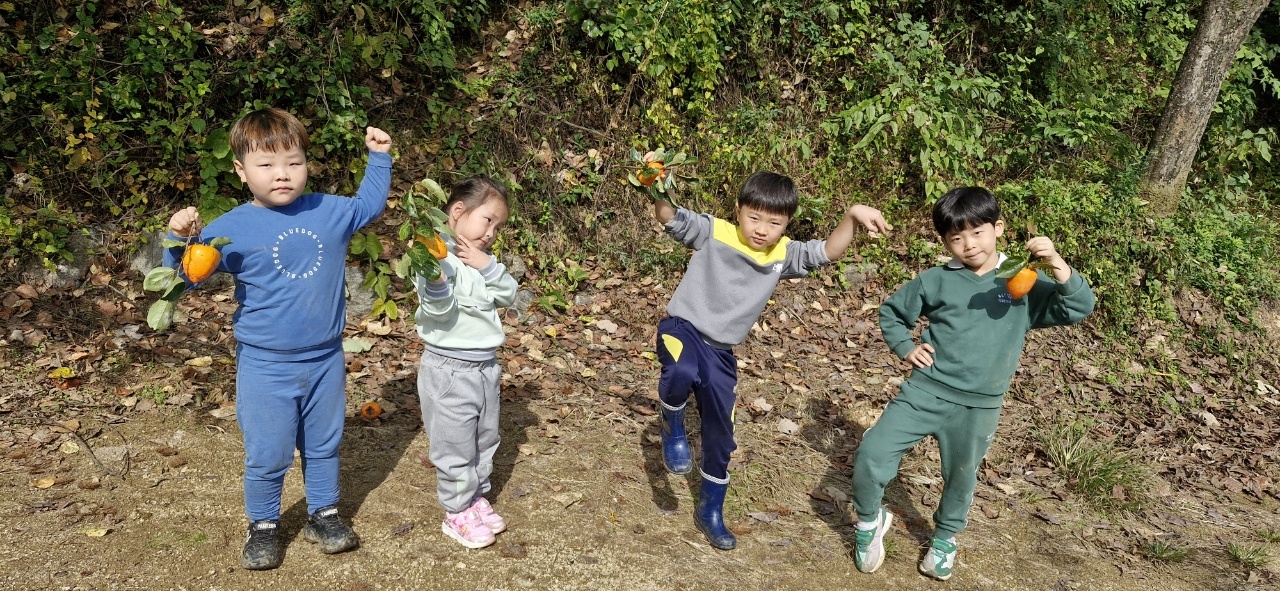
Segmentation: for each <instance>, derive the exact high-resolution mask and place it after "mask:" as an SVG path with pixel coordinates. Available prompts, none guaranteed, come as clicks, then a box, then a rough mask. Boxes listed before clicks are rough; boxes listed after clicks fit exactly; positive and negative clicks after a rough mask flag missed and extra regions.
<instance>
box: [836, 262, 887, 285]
mask: <svg viewBox="0 0 1280 591" xmlns="http://www.w3.org/2000/svg"><path fill="white" fill-rule="evenodd" d="M879 270H880V265H877V264H875V263H872V262H866V261H864V262H861V263H858V264H856V265H849V266H847V267H845V269H844V280H845V281H847V282H848V283H849V289H860V288H861V287H862V286H864V285H866V284H867V282H868V281H870V280H871V278H872V277H874V276H875V274H876V273H877V272H878V271H879Z"/></svg>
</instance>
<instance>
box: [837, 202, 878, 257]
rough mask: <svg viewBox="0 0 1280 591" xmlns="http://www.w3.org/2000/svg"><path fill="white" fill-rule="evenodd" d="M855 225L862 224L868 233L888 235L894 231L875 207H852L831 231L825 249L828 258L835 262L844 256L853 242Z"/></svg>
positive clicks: (860, 205) (859, 205)
mask: <svg viewBox="0 0 1280 591" xmlns="http://www.w3.org/2000/svg"><path fill="white" fill-rule="evenodd" d="M855 224H861V225H862V227H864V228H866V229H867V231H868V232H876V233H881V234H884V233H887V232H888V231H889V230H891V229H892V227H891V226H889V224H888V223H887V222H885V221H884V216H883V215H881V213H880V210H878V209H876V208H874V207H867V206H866V205H862V204H858V205H854V206H852V207H850V208H849V209H848V210H847V211H845V213H844V218H843V219H841V220H840V223H839V224H837V225H836V228H835V229H834V230H832V231H831V235H830V236H827V245H826V247H825V250H826V253H827V258H828V259H830V260H832V261H834V260H837V259H839V258H840V257H842V256H844V251H845V250H847V249H848V248H849V244H850V243H852V242H853V232H854V226H855Z"/></svg>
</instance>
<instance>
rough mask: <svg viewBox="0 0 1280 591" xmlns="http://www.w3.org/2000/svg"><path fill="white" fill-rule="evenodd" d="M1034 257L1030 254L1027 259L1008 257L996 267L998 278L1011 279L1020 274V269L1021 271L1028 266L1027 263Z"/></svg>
mask: <svg viewBox="0 0 1280 591" xmlns="http://www.w3.org/2000/svg"><path fill="white" fill-rule="evenodd" d="M1032 258H1033V257H1030V256H1028V257H1027V258H1026V259H1015V258H1013V257H1009V258H1006V259H1005V260H1004V262H1003V263H1001V264H1000V266H999V267H997V268H996V278H998V279H1011V278H1012V277H1013V276H1014V275H1017V274H1018V271H1021V270H1022V268H1023V267H1025V266H1027V264H1028V263H1030V262H1031V259H1032Z"/></svg>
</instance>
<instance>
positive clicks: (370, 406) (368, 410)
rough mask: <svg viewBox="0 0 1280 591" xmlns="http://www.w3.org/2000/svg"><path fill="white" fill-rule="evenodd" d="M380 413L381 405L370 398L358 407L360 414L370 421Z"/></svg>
mask: <svg viewBox="0 0 1280 591" xmlns="http://www.w3.org/2000/svg"><path fill="white" fill-rule="evenodd" d="M381 415H382V405H381V404H378V403H377V402H374V401H372V400H370V401H368V402H366V403H364V406H361V407H360V416H361V417H364V418H366V419H369V420H370V421H372V420H373V419H376V418H378V417H379V416H381Z"/></svg>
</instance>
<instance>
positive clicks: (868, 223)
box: [846, 204, 893, 234]
mask: <svg viewBox="0 0 1280 591" xmlns="http://www.w3.org/2000/svg"><path fill="white" fill-rule="evenodd" d="M846 215H848V216H849V217H851V218H853V219H854V221H856V222H858V223H859V224H862V227H864V228H866V229H867V231H868V232H871V233H872V234H886V233H888V232H889V230H892V229H893V226H890V225H889V223H888V222H886V221H884V215H882V214H881V213H880V210H878V209H876V208H874V207H868V206H866V205H861V204H859V205H854V206H853V207H850V208H849V211H848V212H847V214H846Z"/></svg>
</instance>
